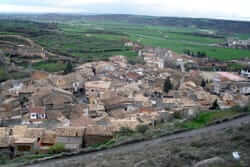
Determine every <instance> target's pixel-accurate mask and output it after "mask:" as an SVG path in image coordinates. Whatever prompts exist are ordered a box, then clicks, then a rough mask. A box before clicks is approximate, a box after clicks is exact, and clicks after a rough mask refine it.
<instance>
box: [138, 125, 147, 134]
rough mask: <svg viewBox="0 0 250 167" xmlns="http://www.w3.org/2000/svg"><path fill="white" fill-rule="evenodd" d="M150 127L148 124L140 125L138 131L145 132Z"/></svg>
mask: <svg viewBox="0 0 250 167" xmlns="http://www.w3.org/2000/svg"><path fill="white" fill-rule="evenodd" d="M148 129H149V127H148V126H147V125H138V126H137V127H136V131H137V132H139V133H142V134H144V133H145V132H146V131H147V130H148Z"/></svg>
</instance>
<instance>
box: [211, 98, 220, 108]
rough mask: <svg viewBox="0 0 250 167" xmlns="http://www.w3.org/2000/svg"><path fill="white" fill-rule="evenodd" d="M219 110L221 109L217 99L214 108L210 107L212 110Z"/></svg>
mask: <svg viewBox="0 0 250 167" xmlns="http://www.w3.org/2000/svg"><path fill="white" fill-rule="evenodd" d="M219 109H220V106H219V104H218V100H217V99H216V100H215V101H214V102H213V104H212V106H211V107H210V110H219Z"/></svg>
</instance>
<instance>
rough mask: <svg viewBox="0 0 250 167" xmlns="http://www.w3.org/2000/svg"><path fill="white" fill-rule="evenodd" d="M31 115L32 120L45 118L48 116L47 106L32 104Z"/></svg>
mask: <svg viewBox="0 0 250 167" xmlns="http://www.w3.org/2000/svg"><path fill="white" fill-rule="evenodd" d="M29 115H30V120H31V121H37V120H45V119H46V118H47V116H46V111H45V107H33V106H30V108H29Z"/></svg>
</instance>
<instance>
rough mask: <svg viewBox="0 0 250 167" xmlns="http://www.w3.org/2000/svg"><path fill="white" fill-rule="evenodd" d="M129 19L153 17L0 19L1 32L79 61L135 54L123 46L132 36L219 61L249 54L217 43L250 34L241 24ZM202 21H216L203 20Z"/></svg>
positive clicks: (143, 42)
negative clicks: (236, 28) (221, 25)
mask: <svg viewBox="0 0 250 167" xmlns="http://www.w3.org/2000/svg"><path fill="white" fill-rule="evenodd" d="M117 17H118V16H117ZM118 18H119V17H118ZM46 19H48V18H46ZM58 19H61V20H63V19H64V18H63V19H62V18H58ZM129 19H136V20H137V21H140V19H142V20H143V19H145V20H146V21H145V22H147V21H151V22H152V21H153V17H139V16H138V17H132V16H130V17H129V18H128V20H125V21H117V19H114V20H113V21H111V20H102V21H95V20H91V19H84V18H83V19H80V20H78V19H74V18H72V19H70V20H68V21H67V19H65V20H66V21H64V22H63V23H62V22H59V23H56V24H55V23H36V22H30V21H20V20H19V21H13V20H0V23H1V27H0V34H19V35H23V36H25V37H29V38H31V39H33V40H34V41H35V42H37V43H38V44H40V45H41V46H43V47H44V48H46V49H48V50H49V51H51V52H54V53H57V54H61V55H64V56H70V57H73V58H76V59H77V60H79V61H78V62H86V61H93V60H107V58H108V57H110V56H114V55H124V56H128V57H130V59H131V58H134V57H135V56H136V55H137V53H136V52H134V51H132V50H131V49H130V48H126V47H124V40H132V41H135V42H139V43H141V44H142V45H145V46H153V47H162V48H169V49H171V50H173V51H175V52H177V53H183V52H184V50H187V49H188V50H191V51H192V52H205V53H206V55H207V56H208V57H212V58H215V59H217V60H222V61H227V60H232V59H241V58H245V57H250V51H249V50H240V49H230V48H222V47H218V46H216V44H219V43H223V42H225V40H226V39H227V38H228V37H238V38H240V39H248V38H250V33H246V32H248V31H247V30H246V29H243V28H242V29H243V30H244V31H243V30H242V32H240V31H239V33H237V32H231V31H229V30H230V28H229V30H227V31H229V32H224V31H222V29H215V28H219V27H216V24H211V29H209V28H207V27H206V28H203V29H202V28H199V27H198V26H192V25H191V23H190V25H191V26H190V25H189V26H186V27H183V26H178V25H179V22H180V21H177V23H178V24H177V23H176V25H172V26H170V25H163V24H160V23H159V24H156V25H150V24H146V23H145V24H139V23H138V24H136V23H134V22H129ZM43 20H44V19H43ZM170 20H171V19H170ZM177 20H178V19H177ZM172 21H173V20H172ZM189 21H190V20H189ZM191 21H192V20H191ZM195 21H196V22H197V20H195ZM195 21H194V22H195ZM203 22H209V23H216V21H206V20H205V21H204V20H203ZM180 23H181V22H180ZM201 23H202V21H201ZM183 24H184V23H183ZM232 24H235V23H232ZM241 24H245V23H239V26H240V25H241ZM224 28H226V26H224ZM244 28H245V27H244Z"/></svg>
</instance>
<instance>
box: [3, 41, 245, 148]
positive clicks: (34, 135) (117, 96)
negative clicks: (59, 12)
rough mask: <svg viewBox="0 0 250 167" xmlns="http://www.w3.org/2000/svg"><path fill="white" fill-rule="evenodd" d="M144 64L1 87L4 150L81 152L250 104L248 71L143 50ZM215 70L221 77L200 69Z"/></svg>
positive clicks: (100, 66)
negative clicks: (141, 129) (128, 134)
mask: <svg viewBox="0 0 250 167" xmlns="http://www.w3.org/2000/svg"><path fill="white" fill-rule="evenodd" d="M125 45H126V46H132V47H135V48H136V49H137V50H138V59H140V61H138V62H140V63H138V62H134V63H129V61H128V60H127V58H126V57H124V56H113V57H111V58H109V61H96V62H88V63H85V64H82V65H78V66H76V67H74V69H73V72H71V73H68V74H66V75H63V74H56V73H47V72H43V71H32V74H31V77H30V78H27V79H22V80H8V81H5V82H3V83H1V85H0V95H1V96H0V124H1V128H0V147H1V148H8V147H9V146H13V147H14V148H15V149H16V150H17V151H33V150H34V149H36V150H37V149H38V150H40V151H41V152H46V150H48V149H49V147H50V146H53V145H55V144H56V143H63V144H64V145H65V148H66V149H69V150H77V149H80V148H83V147H86V146H91V145H95V144H99V143H103V142H105V141H107V140H109V139H112V137H113V135H114V133H115V132H117V131H119V130H120V129H121V128H122V127H127V128H130V129H135V128H136V127H137V126H138V125H148V126H152V127H153V126H154V125H155V124H157V123H161V122H171V120H173V119H175V118H177V117H178V118H181V119H189V118H192V117H194V116H195V115H196V114H197V113H198V112H200V111H201V110H207V109H211V108H212V107H213V105H214V104H215V103H216V104H217V105H219V107H220V108H222V109H223V108H230V107H232V106H235V105H241V106H243V105H245V104H247V103H248V96H247V95H249V94H250V82H249V80H248V75H247V74H248V72H247V71H243V74H245V75H240V74H239V73H230V72H222V71H220V70H219V69H223V67H224V66H225V64H223V63H218V62H211V61H208V60H207V59H206V58H203V59H200V58H195V57H190V56H188V55H185V54H176V53H174V52H172V51H171V50H168V49H161V48H152V47H143V48H138V46H137V45H136V44H134V43H131V42H128V43H126V44H125ZM206 67H211V68H214V69H215V70H214V71H211V72H205V71H202V70H200V69H202V68H206Z"/></svg>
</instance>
